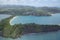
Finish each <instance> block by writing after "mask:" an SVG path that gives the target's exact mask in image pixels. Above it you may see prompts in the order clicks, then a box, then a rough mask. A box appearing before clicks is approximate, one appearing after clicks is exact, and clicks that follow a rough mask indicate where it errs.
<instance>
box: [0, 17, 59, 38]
mask: <svg viewBox="0 0 60 40" xmlns="http://www.w3.org/2000/svg"><path fill="white" fill-rule="evenodd" d="M13 17H14V16H12V17H10V18H7V19H4V20H2V21H1V22H0V36H2V37H8V38H18V37H21V36H22V35H24V34H28V33H40V32H44V33H46V32H54V31H58V30H60V26H59V25H39V24H35V23H28V24H15V25H10V23H9V21H10V20H11V19H12V18H13Z"/></svg>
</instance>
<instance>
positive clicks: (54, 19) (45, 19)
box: [10, 13, 60, 25]
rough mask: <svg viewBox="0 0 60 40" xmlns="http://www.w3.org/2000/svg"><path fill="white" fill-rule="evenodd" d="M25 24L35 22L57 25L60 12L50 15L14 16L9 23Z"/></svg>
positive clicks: (59, 22)
mask: <svg viewBox="0 0 60 40" xmlns="http://www.w3.org/2000/svg"><path fill="white" fill-rule="evenodd" d="M20 23H21V24H27V23H36V24H44V25H57V24H60V14H59V13H56V14H53V15H52V16H15V17H14V18H12V19H11V21H10V24H11V25H14V24H20Z"/></svg>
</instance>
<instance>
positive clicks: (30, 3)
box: [0, 0, 60, 7]
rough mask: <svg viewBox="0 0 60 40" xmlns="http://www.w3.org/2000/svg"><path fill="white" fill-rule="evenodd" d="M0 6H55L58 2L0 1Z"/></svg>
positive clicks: (33, 0) (52, 0)
mask: <svg viewBox="0 0 60 40" xmlns="http://www.w3.org/2000/svg"><path fill="white" fill-rule="evenodd" d="M0 5H29V6H57V7H60V0H0Z"/></svg>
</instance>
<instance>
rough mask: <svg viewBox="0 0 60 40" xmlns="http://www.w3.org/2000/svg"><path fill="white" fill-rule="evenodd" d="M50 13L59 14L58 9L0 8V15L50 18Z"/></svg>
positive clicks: (30, 7)
mask: <svg viewBox="0 0 60 40" xmlns="http://www.w3.org/2000/svg"><path fill="white" fill-rule="evenodd" d="M52 13H60V8H58V7H32V6H15V5H14V6H2V7H0V14H12V15H34V16H50V15H51V14H52Z"/></svg>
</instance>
